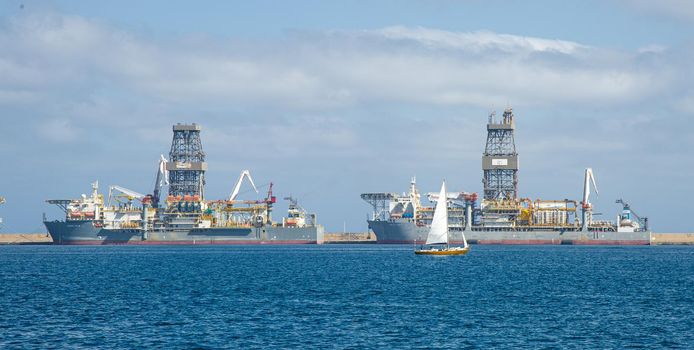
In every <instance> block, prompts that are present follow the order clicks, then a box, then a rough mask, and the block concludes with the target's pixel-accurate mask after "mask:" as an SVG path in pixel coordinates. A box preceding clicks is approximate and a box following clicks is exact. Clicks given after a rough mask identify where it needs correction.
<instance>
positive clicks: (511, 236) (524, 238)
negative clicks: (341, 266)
mask: <svg viewBox="0 0 694 350" xmlns="http://www.w3.org/2000/svg"><path fill="white" fill-rule="evenodd" d="M368 223H369V228H370V229H371V230H373V232H374V234H376V241H377V242H378V243H381V244H413V243H416V244H422V243H424V242H425V241H426V237H427V235H428V233H429V228H428V227H426V226H417V225H415V224H414V223H413V222H411V221H405V220H402V221H395V220H392V221H379V220H376V221H372V220H369V221H368ZM449 232H450V233H449V234H450V237H449V240H450V242H451V244H462V241H463V231H462V230H458V231H455V230H451V231H449ZM464 233H465V238H466V240H467V241H468V243H470V244H507V245H649V244H650V242H651V232H650V231H641V232H602V231H588V232H582V231H569V230H566V231H562V230H549V229H548V230H533V231H508V230H489V229H486V230H485V229H480V228H473V229H472V230H466V231H464Z"/></svg>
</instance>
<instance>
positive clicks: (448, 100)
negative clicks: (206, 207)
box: [0, 0, 694, 232]
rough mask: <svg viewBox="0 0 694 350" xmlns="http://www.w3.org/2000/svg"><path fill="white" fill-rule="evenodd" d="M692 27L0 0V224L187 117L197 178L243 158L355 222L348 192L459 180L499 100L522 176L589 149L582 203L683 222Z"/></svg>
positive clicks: (559, 184) (227, 184) (642, 11)
mask: <svg viewBox="0 0 694 350" xmlns="http://www.w3.org/2000/svg"><path fill="white" fill-rule="evenodd" d="M21 5H23V8H22V6H21ZM693 34H694V5H692V4H690V3H689V2H687V1H683V0H667V1H658V2H651V1H645V0H643V1H642V0H614V1H563V2H554V1H475V0H471V1H453V0H449V1H446V0H440V1H436V0H428V1H427V0H421V1H281V2H272V1H252V2H232V1H228V2H227V1H219V2H205V3H202V4H196V5H191V4H190V2H184V1H147V2H144V4H143V2H136V1H119V2H109V3H106V2H90V1H14V0H7V1H3V2H0V119H1V120H2V123H3V129H4V131H5V133H4V135H5V136H4V137H3V138H2V140H0V156H2V159H3V160H4V162H5V163H4V164H6V166H5V167H3V168H4V170H3V171H2V174H1V175H0V195H2V196H5V197H6V198H7V201H8V202H7V204H5V205H3V206H1V207H0V216H2V217H3V218H4V219H5V227H4V228H3V230H4V231H6V232H8V231H34V230H40V229H41V222H40V221H41V213H42V212H46V213H47V214H48V215H49V216H50V217H57V216H59V212H57V211H56V210H55V209H53V208H50V207H49V206H48V205H47V204H45V203H44V202H43V201H44V200H45V199H47V198H73V197H76V196H78V195H79V194H81V193H85V192H87V191H88V190H89V183H90V182H91V181H93V180H95V179H98V180H100V182H101V183H102V186H103V187H102V188H105V186H106V185H108V184H118V185H121V186H125V187H128V188H132V189H135V190H137V191H140V192H151V190H150V188H151V187H152V185H153V182H154V173H155V167H156V162H157V159H158V155H159V154H160V153H164V154H166V153H168V148H169V144H170V138H171V129H170V128H171V124H173V123H176V122H197V123H199V124H202V126H203V128H204V129H203V145H204V148H205V150H206V152H207V154H208V163H209V164H210V171H209V173H208V187H207V188H208V191H207V193H208V197H215V198H217V197H224V196H226V195H228V192H230V191H231V188H232V187H233V184H234V181H235V180H236V178H237V177H238V174H239V173H240V172H241V170H243V169H251V171H252V173H253V176H254V178H255V179H256V182H257V183H260V184H265V183H268V182H270V181H273V182H274V183H275V184H276V187H275V189H276V191H277V192H278V193H279V194H280V196H284V195H288V194H290V193H291V194H293V195H295V196H297V197H299V200H300V203H302V204H303V205H304V206H305V207H307V209H309V210H311V211H316V212H317V213H318V218H319V221H321V222H322V223H323V224H325V225H326V226H327V228H328V230H330V231H333V230H341V229H342V226H343V223H344V222H346V226H347V229H348V230H365V227H366V223H365V221H364V218H365V217H366V214H367V213H368V211H369V208H368V206H367V205H366V204H364V203H362V202H361V200H360V199H359V193H361V192H376V191H389V192H391V191H404V190H406V189H407V184H408V181H409V178H410V176H414V175H416V176H417V178H418V181H419V183H420V186H421V189H422V190H423V191H435V190H436V189H437V188H438V183H439V182H440V180H441V179H442V178H446V179H447V180H448V182H449V187H450V188H451V190H466V191H476V192H480V191H481V175H482V174H481V169H480V163H481V161H480V156H481V153H482V151H483V147H484V138H485V125H484V124H485V122H486V117H487V115H488V113H489V112H490V111H491V110H492V109H496V110H497V111H498V112H499V113H500V112H501V111H502V110H503V108H504V107H505V106H506V105H507V104H510V105H511V106H513V107H514V110H515V112H516V118H517V126H518V132H517V137H516V144H517V147H518V150H519V152H520V159H521V171H520V193H521V195H522V196H525V197H531V198H542V199H554V198H556V199H563V198H574V199H578V198H579V197H580V191H581V181H582V176H583V175H582V171H583V168H585V167H592V168H593V169H594V171H595V175H596V179H597V182H598V188H599V190H600V194H599V195H598V197H597V198H596V199H595V205H596V208H597V211H599V212H601V213H603V216H602V217H603V218H605V219H612V218H613V217H614V215H616V214H617V212H618V209H619V207H618V206H616V205H615V204H614V200H615V199H617V198H624V199H625V200H627V201H629V202H630V203H631V204H632V206H633V207H634V208H635V209H636V210H637V211H638V212H639V213H641V214H644V215H648V216H650V218H651V222H652V224H653V226H654V228H655V229H656V230H658V231H691V230H692V225H691V224H690V223H688V222H687V220H685V219H684V218H686V217H688V215H689V211H690V210H689V209H688V205H689V203H688V201H689V200H688V197H690V196H691V195H692V194H694V186H693V185H692V181H691V175H690V174H691V172H692V170H694V165H692V163H693V160H694V157H693V156H692V155H691V148H692V146H694V126H692V114H693V113H694V89H693V88H692V86H691V83H690V81H692V78H694V74H693V73H694V72H693V70H692V68H691V61H692V53H693V52H694V51H693V49H694V45H693V44H694V41H693V40H692V39H693V38H694V36H693ZM281 214H283V211H282V210H279V211H278V212H277V213H276V218H279V216H280V215H281Z"/></svg>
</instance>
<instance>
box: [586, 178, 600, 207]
mask: <svg viewBox="0 0 694 350" xmlns="http://www.w3.org/2000/svg"><path fill="white" fill-rule="evenodd" d="M591 183H592V184H593V189H594V190H595V194H598V186H597V185H595V177H594V176H593V169H592V168H586V175H585V178H584V179H583V207H584V208H587V207H589V206H590V201H589V200H590V184H591Z"/></svg>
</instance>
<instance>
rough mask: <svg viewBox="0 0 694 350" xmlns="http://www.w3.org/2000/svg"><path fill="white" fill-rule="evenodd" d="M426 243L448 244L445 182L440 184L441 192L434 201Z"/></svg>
mask: <svg viewBox="0 0 694 350" xmlns="http://www.w3.org/2000/svg"><path fill="white" fill-rule="evenodd" d="M426 244H448V203H447V201H446V182H445V181H444V182H443V184H441V193H439V199H438V200H437V201H436V209H434V218H433V219H432V220H431V228H430V229H429V235H428V236H427V241H426Z"/></svg>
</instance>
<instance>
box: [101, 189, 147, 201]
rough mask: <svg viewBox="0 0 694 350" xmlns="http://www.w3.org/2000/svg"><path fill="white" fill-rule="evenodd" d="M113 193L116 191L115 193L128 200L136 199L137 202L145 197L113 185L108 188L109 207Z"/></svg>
mask: <svg viewBox="0 0 694 350" xmlns="http://www.w3.org/2000/svg"><path fill="white" fill-rule="evenodd" d="M114 191H117V192H120V193H122V194H124V195H125V196H127V197H128V199H129V200H132V199H137V200H139V201H142V198H145V195H144V194H142V193H139V192H135V191H133V190H129V189H127V188H125V187H121V186H117V185H113V186H111V187H109V188H108V205H109V206H111V198H112V197H113V192H114Z"/></svg>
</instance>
